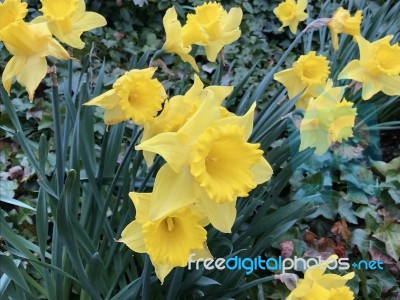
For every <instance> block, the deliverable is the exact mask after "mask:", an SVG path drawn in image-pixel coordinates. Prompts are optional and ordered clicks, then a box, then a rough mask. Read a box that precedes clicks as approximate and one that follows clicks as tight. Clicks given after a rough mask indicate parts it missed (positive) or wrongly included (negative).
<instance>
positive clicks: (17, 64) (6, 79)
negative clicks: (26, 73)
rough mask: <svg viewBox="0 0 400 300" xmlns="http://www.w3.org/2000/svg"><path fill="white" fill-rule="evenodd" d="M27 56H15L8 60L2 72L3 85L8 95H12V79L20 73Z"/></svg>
mask: <svg viewBox="0 0 400 300" xmlns="http://www.w3.org/2000/svg"><path fill="white" fill-rule="evenodd" d="M26 60H27V59H26V58H25V57H24V56H13V57H11V59H10V60H9V61H8V63H7V65H6V67H5V68H4V71H3V74H2V81H3V86H4V89H5V90H6V92H7V93H8V95H10V88H11V83H12V80H13V78H14V77H15V76H17V74H19V73H20V72H21V71H22V69H23V68H24V66H25V64H26Z"/></svg>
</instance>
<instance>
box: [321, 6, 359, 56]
mask: <svg viewBox="0 0 400 300" xmlns="http://www.w3.org/2000/svg"><path fill="white" fill-rule="evenodd" d="M361 21H362V10H357V12H356V14H355V15H354V16H353V17H352V16H350V12H349V11H348V10H346V9H344V8H343V7H339V8H338V9H337V10H336V11H335V13H334V14H333V16H332V18H331V19H330V21H329V22H328V28H329V30H330V32H331V37H332V46H333V49H334V50H335V51H337V50H338V49H339V38H338V35H339V33H346V34H349V35H352V36H353V37H354V36H356V35H360V26H361Z"/></svg>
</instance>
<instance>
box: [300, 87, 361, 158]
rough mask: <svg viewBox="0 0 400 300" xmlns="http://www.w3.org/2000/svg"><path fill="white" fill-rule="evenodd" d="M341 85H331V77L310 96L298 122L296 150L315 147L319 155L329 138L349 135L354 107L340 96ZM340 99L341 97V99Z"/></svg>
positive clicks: (326, 145) (330, 142) (355, 113)
mask: <svg viewBox="0 0 400 300" xmlns="http://www.w3.org/2000/svg"><path fill="white" fill-rule="evenodd" d="M344 90H345V87H332V81H329V83H328V84H327V87H326V90H325V91H324V92H322V93H321V95H320V96H318V97H317V98H315V99H314V98H311V99H310V102H309V104H308V107H307V109H306V111H305V114H304V118H303V120H302V122H301V125H300V138H301V144H300V149H299V150H300V151H302V150H304V149H306V148H307V147H315V148H316V149H315V154H316V155H322V154H324V153H325V152H326V151H327V150H328V149H329V146H330V145H331V144H332V143H333V142H342V141H343V140H345V139H347V138H349V137H352V136H353V130H352V128H353V126H354V122H355V117H356V115H357V111H356V109H355V108H353V107H352V106H353V103H351V102H348V101H346V100H345V99H343V100H342V98H343V94H344ZM341 100H342V101H341Z"/></svg>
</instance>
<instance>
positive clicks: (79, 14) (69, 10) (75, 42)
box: [33, 0, 107, 49]
mask: <svg viewBox="0 0 400 300" xmlns="http://www.w3.org/2000/svg"><path fill="white" fill-rule="evenodd" d="M41 3H42V8H41V9H40V10H41V11H42V13H43V16H40V17H37V18H36V19H35V20H34V21H33V22H35V23H39V22H48V25H49V29H50V31H51V33H52V34H53V35H54V36H56V37H57V38H58V39H59V40H60V41H61V42H63V43H66V44H67V45H69V46H71V47H73V48H77V49H82V48H83V47H85V43H84V42H83V41H82V40H81V35H82V33H83V32H85V31H89V30H92V29H94V28H97V27H102V26H105V25H106V24H107V21H106V19H105V18H104V17H103V16H101V15H100V14H98V13H95V12H87V11H86V4H85V0H41Z"/></svg>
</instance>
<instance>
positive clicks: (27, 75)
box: [17, 56, 47, 102]
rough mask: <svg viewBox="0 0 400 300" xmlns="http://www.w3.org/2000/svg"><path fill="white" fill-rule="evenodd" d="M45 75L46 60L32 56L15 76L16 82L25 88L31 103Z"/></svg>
mask: <svg viewBox="0 0 400 300" xmlns="http://www.w3.org/2000/svg"><path fill="white" fill-rule="evenodd" d="M46 73H47V62H46V59H45V58H42V57H39V56H32V57H29V58H28V59H27V61H26V63H25V65H24V67H23V68H22V70H21V71H20V72H19V73H18V74H17V80H18V82H19V83H20V84H21V85H22V86H24V87H25V88H26V90H27V92H28V95H29V100H30V101H31V102H32V101H33V95H34V93H35V90H36V89H37V87H38V85H39V83H40V82H41V81H42V79H43V78H44V77H45V76H46Z"/></svg>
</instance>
